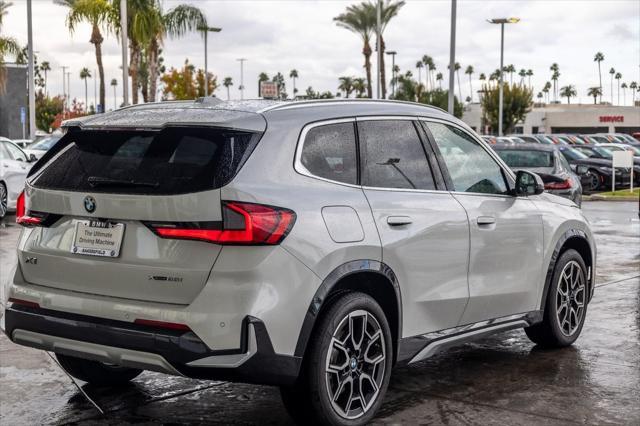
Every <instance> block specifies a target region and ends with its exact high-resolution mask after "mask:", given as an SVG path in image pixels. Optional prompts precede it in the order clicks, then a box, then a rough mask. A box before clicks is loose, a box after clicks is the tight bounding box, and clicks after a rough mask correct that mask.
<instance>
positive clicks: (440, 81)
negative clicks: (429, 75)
mask: <svg viewBox="0 0 640 426" xmlns="http://www.w3.org/2000/svg"><path fill="white" fill-rule="evenodd" d="M442 80H444V76H443V75H442V73H441V72H439V73H438V74H436V81H437V82H438V85H439V86H440V89H442Z"/></svg>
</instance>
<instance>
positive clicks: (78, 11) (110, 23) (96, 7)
mask: <svg viewBox="0 0 640 426" xmlns="http://www.w3.org/2000/svg"><path fill="white" fill-rule="evenodd" d="M56 3H57V4H60V5H63V6H66V7H68V8H69V13H68V14H67V21H66V23H67V27H68V28H69V32H70V33H71V34H73V33H74V31H75V30H76V28H77V27H78V25H79V24H80V23H82V22H87V23H89V24H90V25H91V38H90V39H89V43H91V44H93V46H94V49H95V55H96V63H97V65H98V76H99V77H100V105H102V107H103V108H104V106H105V86H104V67H103V65H102V43H103V41H104V38H103V37H102V32H101V30H102V31H105V32H107V33H108V32H110V31H111V30H112V29H113V28H114V22H115V19H116V18H115V12H114V9H113V7H112V6H111V4H110V3H109V2H108V0H56Z"/></svg>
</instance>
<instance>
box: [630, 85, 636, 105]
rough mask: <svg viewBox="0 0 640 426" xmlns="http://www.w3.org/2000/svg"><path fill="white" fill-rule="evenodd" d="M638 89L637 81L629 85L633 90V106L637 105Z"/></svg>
mask: <svg viewBox="0 0 640 426" xmlns="http://www.w3.org/2000/svg"><path fill="white" fill-rule="evenodd" d="M637 88H638V83H636V82H635V81H632V82H631V83H630V84H629V89H631V97H632V98H631V105H635V104H636V89H637Z"/></svg>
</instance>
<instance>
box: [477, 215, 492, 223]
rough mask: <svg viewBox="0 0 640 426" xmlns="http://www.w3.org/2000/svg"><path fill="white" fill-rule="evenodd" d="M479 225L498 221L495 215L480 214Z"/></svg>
mask: <svg viewBox="0 0 640 426" xmlns="http://www.w3.org/2000/svg"><path fill="white" fill-rule="evenodd" d="M477 222H478V225H493V224H494V223H496V218H495V217H493V216H478V221H477Z"/></svg>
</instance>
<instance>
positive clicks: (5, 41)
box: [0, 0, 21, 94]
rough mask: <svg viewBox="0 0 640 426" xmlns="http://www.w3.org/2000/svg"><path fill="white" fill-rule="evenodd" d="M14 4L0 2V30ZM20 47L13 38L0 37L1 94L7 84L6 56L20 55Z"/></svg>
mask: <svg viewBox="0 0 640 426" xmlns="http://www.w3.org/2000/svg"><path fill="white" fill-rule="evenodd" d="M12 5H13V3H11V2H5V1H2V0H0V30H2V20H3V18H4V16H6V15H7V14H8V13H9V12H8V9H9V7H11V6H12ZM20 50H21V49H20V45H19V44H18V41H17V40H16V39H14V38H13V37H3V36H1V35H0V94H2V93H4V89H5V83H6V75H7V74H6V69H5V66H4V63H5V59H4V58H5V56H7V55H16V56H17V55H19V54H20Z"/></svg>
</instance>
